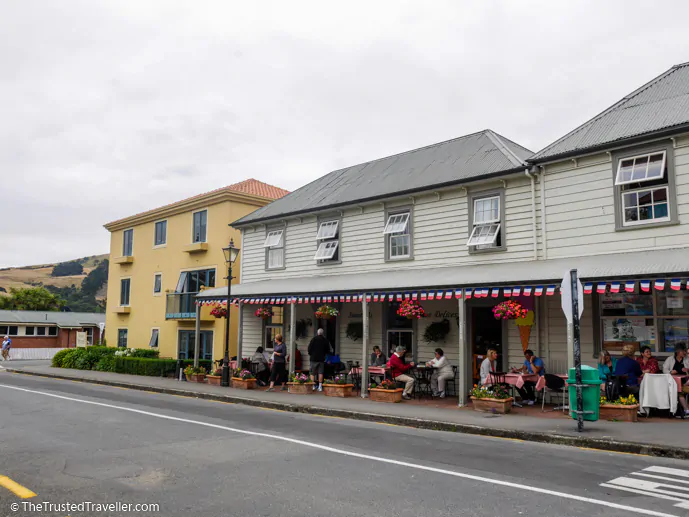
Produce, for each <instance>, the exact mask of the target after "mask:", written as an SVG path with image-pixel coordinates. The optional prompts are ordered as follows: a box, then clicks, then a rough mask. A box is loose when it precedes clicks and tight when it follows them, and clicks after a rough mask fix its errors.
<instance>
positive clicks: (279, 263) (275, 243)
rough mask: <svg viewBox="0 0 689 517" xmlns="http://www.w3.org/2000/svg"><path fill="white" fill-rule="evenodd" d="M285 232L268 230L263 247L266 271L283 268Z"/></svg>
mask: <svg viewBox="0 0 689 517" xmlns="http://www.w3.org/2000/svg"><path fill="white" fill-rule="evenodd" d="M284 234H285V230H283V229H280V230H269V231H268V233H267V235H266V240H265V241H264V242H263V247H264V248H265V250H266V269H282V268H284V267H285V241H284Z"/></svg>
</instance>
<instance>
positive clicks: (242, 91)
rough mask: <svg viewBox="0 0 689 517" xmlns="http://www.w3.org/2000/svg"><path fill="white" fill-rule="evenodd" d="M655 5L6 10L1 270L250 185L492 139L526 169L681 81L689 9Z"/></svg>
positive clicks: (103, 247)
mask: <svg viewBox="0 0 689 517" xmlns="http://www.w3.org/2000/svg"><path fill="white" fill-rule="evenodd" d="M661 4H662V7H661V6H660V5H658V6H656V7H654V6H653V5H654V4H651V3H649V2H648V1H629V0H625V1H605V2H600V1H593V0H591V1H581V0H579V1H576V2H573V1H572V2H564V1H558V2H553V1H543V2H536V1H524V0H519V1H491V0H480V1H475V2H472V1H464V0H463V1H457V0H455V1H449V2H441V1H436V0H434V1H431V2H419V1H408V2H406V1H400V0H395V1H389V2H388V1H375V0H368V1H366V2H359V1H353V0H348V1H347V2H323V1H314V2H302V1H299V0H291V1H289V2H284V1H281V2H274V3H273V2H260V1H258V2H234V1H227V0H225V1H218V2H204V1H200V0H195V1H194V2H191V1H186V2H182V1H173V0H164V1H153V0H146V1H143V2H142V1H141V0H134V1H124V0H116V1H115V0H113V1H105V0H83V1H73V0H60V1H59V2H52V1H46V0H41V1H35V0H22V1H16V2H2V5H1V6H0V62H1V63H2V64H3V66H2V69H1V70H0V114H1V115H0V116H1V119H2V122H3V123H2V124H0V192H1V193H2V217H1V218H0V244H1V246H0V267H3V266H11V265H28V264H35V263H43V262H52V261H60V260H66V259H71V258H76V257H80V256H85V255H93V254H99V253H104V252H107V251H108V247H109V238H108V232H107V231H106V230H105V229H103V226H102V225H103V224H104V223H106V222H108V221H111V220H114V219H117V218H120V217H123V216H127V215H131V214H133V213H136V212H139V211H142V210H145V209H149V208H154V207H156V206H159V205H162V204H165V203H169V202H171V201H175V200H178V199H182V198H185V197H188V196H191V195H194V194H198V193H201V192H205V191H208V190H211V189H214V188H218V187H221V186H224V185H228V184H231V183H235V182H237V181H241V180H243V179H246V178H250V177H254V178H257V179H260V180H263V181H266V182H268V183H272V184H275V185H278V186H280V187H283V188H287V189H290V190H292V189H296V188H298V187H299V186H301V185H303V184H305V183H307V182H309V181H311V180H313V179H315V178H317V177H319V176H321V175H323V174H325V173H326V172H329V171H331V170H333V169H336V168H339V167H343V166H346V165H351V164H353V163H359V162H362V161H367V160H370V159H374V158H378V157H381V156H385V155H389V154H393V153H396V152H400V151H404V150H408V149H412V148H415V147H420V146H423V145H426V144H430V143H434V142H438V141H441V140H446V139H449V138H453V137H456V136H460V135H463V134H467V133H471V132H474V131H478V130H481V129H485V128H491V129H493V130H495V131H497V132H498V133H501V134H503V135H505V136H507V137H509V138H511V139H513V140H515V141H517V142H519V143H521V144H522V145H524V146H526V147H528V148H530V149H532V150H538V149H540V148H542V147H544V146H545V145H547V144H548V143H549V142H551V141H552V140H554V139H556V138H557V137H559V136H561V135H562V134H564V133H565V132H567V131H569V130H571V129H572V128H574V127H575V126H577V125H579V124H580V123H582V122H584V121H585V120H587V119H588V118H590V117H591V116H593V115H595V114H596V113H598V112H600V111H601V110H603V109H604V108H606V107H608V106H609V105H610V104H612V103H614V102H615V101H617V100H618V99H619V98H621V97H622V96H624V95H625V94H627V93H629V92H631V91H632V90H634V89H635V88H637V87H638V86H640V85H641V84H643V83H645V82H646V81H648V80H650V79H651V78H653V77H654V76H656V75H658V74H660V73H661V72H663V71H665V70H666V69H668V68H669V67H671V66H672V65H674V64H677V63H681V62H684V61H689V47H687V36H686V20H687V19H688V18H689V2H686V1H676V2H670V1H666V2H662V3H661ZM337 5H340V6H341V7H335V6H337Z"/></svg>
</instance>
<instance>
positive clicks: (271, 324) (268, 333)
mask: <svg viewBox="0 0 689 517" xmlns="http://www.w3.org/2000/svg"><path fill="white" fill-rule="evenodd" d="M270 309H271V310H272V311H273V316H272V317H271V318H269V319H267V320H264V327H263V348H264V349H265V350H273V346H274V343H275V336H277V335H278V334H282V335H283V336H284V332H283V325H284V308H283V307H281V306H273V307H270ZM283 339H284V338H283Z"/></svg>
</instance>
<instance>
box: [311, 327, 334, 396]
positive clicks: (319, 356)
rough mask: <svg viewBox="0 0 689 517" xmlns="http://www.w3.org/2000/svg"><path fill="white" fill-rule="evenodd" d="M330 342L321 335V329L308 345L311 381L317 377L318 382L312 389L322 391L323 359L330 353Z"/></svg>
mask: <svg viewBox="0 0 689 517" xmlns="http://www.w3.org/2000/svg"><path fill="white" fill-rule="evenodd" d="M330 350H331V346H330V341H328V340H327V338H326V337H325V336H324V335H323V329H318V332H317V333H316V335H315V336H314V338H313V339H312V340H311V342H310V343H309V349H308V352H309V359H311V380H312V381H315V377H316V375H318V382H317V383H316V384H314V385H313V389H314V391H315V390H318V391H323V372H325V358H326V356H327V355H328V354H329V353H330Z"/></svg>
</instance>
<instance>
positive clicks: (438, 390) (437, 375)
mask: <svg viewBox="0 0 689 517" xmlns="http://www.w3.org/2000/svg"><path fill="white" fill-rule="evenodd" d="M426 366H428V367H429V368H434V371H433V375H431V390H433V396H434V397H440V398H441V399H444V398H445V381H449V380H450V379H454V378H455V371H454V370H453V369H452V365H451V364H450V361H448V360H447V357H445V352H443V349H442V348H436V349H435V358H433V359H431V360H430V361H428V362H427V363H426Z"/></svg>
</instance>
